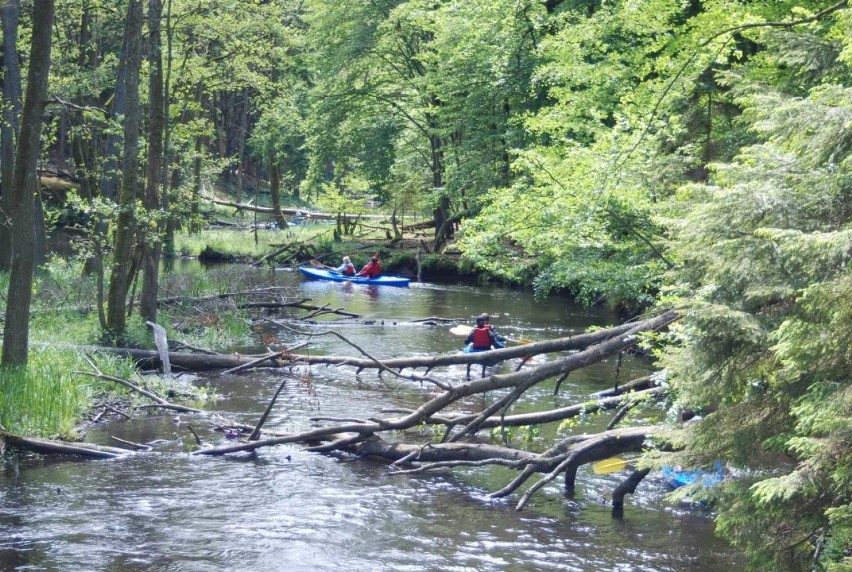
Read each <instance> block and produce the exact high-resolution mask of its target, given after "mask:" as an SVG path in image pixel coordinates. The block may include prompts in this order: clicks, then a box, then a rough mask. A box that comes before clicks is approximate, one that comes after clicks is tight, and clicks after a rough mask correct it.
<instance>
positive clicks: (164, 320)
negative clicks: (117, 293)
mask: <svg viewBox="0 0 852 572" xmlns="http://www.w3.org/2000/svg"><path fill="white" fill-rule="evenodd" d="M244 275H245V273H242V272H238V271H236V270H234V271H222V270H211V271H204V272H198V273H195V274H191V275H183V274H177V273H175V274H171V275H164V276H163V277H162V283H163V285H164V286H165V290H166V292H169V291H171V292H174V293H176V294H188V295H191V296H204V295H209V294H219V293H223V292H228V291H231V289H232V288H243V287H246V286H247V284H246V280H245V278H244ZM8 280H9V277H8V274H3V273H0V314H1V313H2V309H5V295H6V292H7V291H8ZM183 288H186V289H187V291H183V290H182V289H183ZM96 299H97V297H96V286H95V280H94V277H92V276H86V275H84V274H83V265H82V262H81V261H79V260H75V259H72V260H61V259H52V260H51V261H50V262H48V263H47V264H46V265H44V266H43V267H42V268H40V270H39V272H38V273H37V276H36V283H35V286H34V296H33V305H32V313H31V318H30V336H29V341H30V353H29V364H28V367H27V368H14V369H3V368H0V425H2V426H3V427H4V428H5V429H6V430H7V431H11V432H14V433H19V434H23V435H30V436H42V437H55V436H61V437H65V438H73V437H74V435H73V428H74V427H75V425H76V424H77V423H79V421H80V420H81V419H82V416H83V415H84V414H85V413H86V412H87V411H89V410H90V409H91V407H92V406H93V404H94V403H95V401H96V400H97V399H99V398H102V397H106V396H111V397H113V396H114V397H121V398H127V399H131V400H135V399H136V398H137V397H136V396H135V395H133V394H130V393H128V391H127V390H125V389H124V388H122V387H121V386H119V385H117V384H114V383H112V382H108V381H102V380H98V379H95V378H93V377H90V376H87V375H81V374H79V373H75V372H77V371H89V370H91V367H90V366H89V364H88V363H87V362H86V360H85V357H84V350H83V349H81V348H80V346H87V345H98V344H99V343H100V342H101V339H102V337H103V336H102V331H101V328H100V324H99V322H98V315H97V311H96V307H95V304H94V301H95V300H96ZM158 321H159V322H160V323H161V324H162V325H163V326H164V327H165V328H166V330H167V332H168V335H169V338H170V339H173V340H174V339H181V340H183V341H185V342H187V343H190V344H193V345H198V346H203V347H208V348H211V349H221V348H227V347H233V346H237V345H248V344H249V343H251V338H252V332H251V327H250V324H249V320H248V316H247V315H246V314H245V312H242V311H238V310H231V311H227V312H224V311H223V312H219V311H217V310H216V309H214V310H211V311H208V312H206V313H201V314H199V313H198V310H197V308H196V305H194V304H191V303H190V304H186V305H178V306H170V307H168V308H164V309H163V311H162V312H161V317H160V319H159V320H158ZM0 329H2V327H0ZM127 339H128V344H129V345H131V346H134V347H149V348H150V347H152V346H153V343H152V339H151V333H150V329H149V328H148V327H147V326H145V324H144V321H143V320H142V318H141V317H140V316H139V314H138V309H137V310H136V311H135V312H134V314H133V315H132V316H131V318H130V319H129V320H128V331H127ZM0 347H2V338H0ZM95 359H96V361H97V364H98V367H99V369H101V371H103V372H104V373H106V374H109V375H114V376H116V377H122V378H125V379H130V378H132V377H133V375H134V368H133V364H132V362H131V361H130V360H127V359H122V358H117V357H114V356H109V355H106V354H97V356H96V357H95ZM146 383H147V384H149V385H150V384H154V385H157V388H156V390H157V391H158V392H160V393H162V392H163V391H164V390H167V389H168V388H167V387H165V386H163V385H162V383H161V381H160V380H157V379H152V380H149V381H147V382H146ZM186 389H187V388H185V387H183V386H181V391H182V392H183V393H185V392H186ZM206 394H207V391H206V390H205V389H204V388H201V389H199V390H198V392H197V395H195V394H194V395H193V398H196V399H205V398H206V397H209V396H207V395H206Z"/></svg>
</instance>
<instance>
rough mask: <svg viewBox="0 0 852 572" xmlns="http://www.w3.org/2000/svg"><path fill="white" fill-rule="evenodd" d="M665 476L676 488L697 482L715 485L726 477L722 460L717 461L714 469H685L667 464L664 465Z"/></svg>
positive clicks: (709, 485)
mask: <svg viewBox="0 0 852 572" xmlns="http://www.w3.org/2000/svg"><path fill="white" fill-rule="evenodd" d="M663 478H664V479H665V480H666V481H667V482H668V483H669V484H670V485H671V486H672V487H674V488H679V487H685V486H686V485H695V484H700V485H701V486H704V487H715V486H716V485H718V484H719V483H721V482H722V479H724V478H725V469H724V467H723V466H722V462H721V461H716V463H715V465H713V470H712V471H700V470H693V471H684V470H681V469H678V468H676V467H670V466H665V467H663Z"/></svg>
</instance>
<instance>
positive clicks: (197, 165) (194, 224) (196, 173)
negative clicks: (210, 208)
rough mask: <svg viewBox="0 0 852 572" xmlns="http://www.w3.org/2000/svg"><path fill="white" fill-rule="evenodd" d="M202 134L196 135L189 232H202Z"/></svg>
mask: <svg viewBox="0 0 852 572" xmlns="http://www.w3.org/2000/svg"><path fill="white" fill-rule="evenodd" d="M202 143H203V139H202V137H201V135H196V136H195V155H194V156H193V158H192V197H191V199H190V200H191V201H192V203H191V204H190V207H189V232H190V233H192V234H197V233H199V232H201V211H200V206H199V203H200V201H201V150H202V149H203V145H202Z"/></svg>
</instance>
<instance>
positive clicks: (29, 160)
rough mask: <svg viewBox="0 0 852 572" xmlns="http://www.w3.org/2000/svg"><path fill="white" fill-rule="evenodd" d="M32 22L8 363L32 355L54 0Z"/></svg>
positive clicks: (40, 4)
mask: <svg viewBox="0 0 852 572" xmlns="http://www.w3.org/2000/svg"><path fill="white" fill-rule="evenodd" d="M32 22H33V29H32V45H31V47H30V59H29V63H30V69H29V72H28V74H27V93H26V97H25V99H24V107H23V110H22V112H21V134H20V138H19V140H18V149H17V154H16V157H15V173H14V177H13V181H12V187H11V189H9V192H10V195H11V199H12V205H14V207H13V208H14V210H13V214H12V259H11V260H12V265H11V274H10V277H9V292H8V295H7V296H6V321H5V326H4V339H3V362H2V364H3V366H4V367H7V366H23V365H26V363H27V360H28V358H29V349H28V348H29V332H30V330H29V327H30V303H31V302H32V289H33V270H34V266H35V265H34V263H35V245H34V240H33V239H34V236H33V223H34V220H35V217H34V212H33V211H34V204H33V196H34V193H35V191H36V186H37V184H38V183H37V176H36V165H37V163H38V157H39V144H40V141H39V140H40V134H41V126H42V121H43V117H42V116H43V113H44V101H45V99H46V97H47V78H48V72H49V70H50V48H51V31H52V27H53V0H35V2H34V4H33V17H32ZM4 194H5V191H4Z"/></svg>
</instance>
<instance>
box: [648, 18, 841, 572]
mask: <svg viewBox="0 0 852 572" xmlns="http://www.w3.org/2000/svg"><path fill="white" fill-rule="evenodd" d="M849 32H850V28H849V18H848V15H842V16H841V17H840V18H838V19H837V20H836V21H835V23H834V24H832V25H821V26H819V27H816V26H815V27H814V29H812V30H804V31H802V33H799V34H794V33H792V32H787V33H784V34H772V35H766V36H765V37H764V38H763V41H765V42H766V45H767V46H768V47H771V48H772V50H771V51H770V50H767V52H764V53H762V54H761V55H760V56H759V57H757V58H755V59H753V60H752V61H751V62H748V63H747V64H745V65H742V66H739V67H738V68H736V69H732V70H730V73H727V74H725V75H724V77H723V78H722V79H721V80H720V81H722V82H724V83H726V84H727V85H728V86H729V87H730V88H731V89H732V93H733V94H734V96H735V101H736V103H737V104H738V105H740V106H741V107H742V109H743V113H742V115H741V117H740V119H739V121H741V122H742V123H743V124H744V125H746V126H747V127H748V129H749V130H750V131H751V133H752V134H753V135H754V136H755V137H756V142H755V143H754V144H752V145H748V146H745V147H743V148H742V149H741V150H740V152H739V153H738V154H737V156H736V157H735V159H734V160H733V161H731V162H728V163H718V164H713V165H711V166H710V181H709V184H691V185H686V186H684V187H682V188H681V189H680V190H679V192H678V194H677V195H676V204H677V205H678V207H677V208H676V209H675V210H674V211H673V212H675V213H678V216H677V217H676V218H670V219H668V220H667V221H666V222H665V224H666V225H667V226H668V227H669V228H671V229H672V231H673V232H672V241H671V244H670V253H671V256H672V257H674V258H675V259H676V262H677V269H676V270H674V271H672V272H671V273H669V275H668V276H667V282H668V284H669V290H668V293H669V294H671V295H672V299H674V300H677V301H679V302H681V303H682V304H683V307H684V308H685V316H686V319H685V320H684V321H683V323H681V324H680V325H679V326H678V328H677V329H676V331H675V332H674V337H675V339H676V340H677V343H675V344H673V345H672V346H670V347H669V348H668V350H667V351H666V353H665V355H664V356H663V360H662V361H663V363H664V365H665V366H666V367H667V368H668V370H669V374H670V379H671V380H672V383H673V387H674V388H675V391H676V394H677V396H678V400H679V404H680V406H683V407H686V406H688V407H703V408H706V410H707V411H714V412H713V413H711V414H709V415H707V417H706V419H705V421H704V422H703V423H701V424H700V425H699V426H698V427H697V428H696V430H695V431H694V433H693V436H692V438H691V439H688V440H687V441H686V442H687V445H688V448H687V452H686V453H685V455H686V457H691V458H693V459H695V460H697V461H699V462H700V461H704V462H712V459H724V460H725V461H727V462H728V464H729V466H731V467H732V468H733V469H734V470H735V474H736V476H737V478H736V479H732V480H731V481H730V483H729V484H727V485H726V486H724V487H723V488H722V489H720V490H719V491H718V492H717V493H716V496H717V498H716V500H717V501H718V505H717V506H718V508H719V513H718V520H717V521H718V530H719V531H720V532H721V533H723V534H724V535H725V536H727V537H728V538H730V539H732V540H733V541H734V542H735V543H736V544H738V545H740V546H742V547H743V548H744V549H745V551H746V553H747V554H748V555H749V556H750V557H751V563H752V567H753V568H754V569H764V570H780V569H807V568H810V567H814V568H816V569H831V570H841V569H843V570H846V569H850V567H852V518H850V517H852V272H850V265H849V263H850V258H852V87H850V85H849V78H850V75H849V68H848V57H847V58H845V60H846V61H844V59H843V58H842V56H841V54H846V53H848V49H849V47H848V44H849ZM842 33H845V34H846V35H845V39H844V40H843V41H842V42H839V41H836V40H835V39H834V38H837V37H839V34H842ZM844 43H845V44H844Z"/></svg>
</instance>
